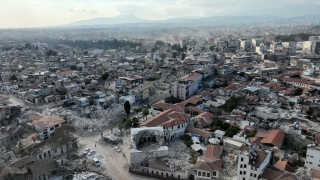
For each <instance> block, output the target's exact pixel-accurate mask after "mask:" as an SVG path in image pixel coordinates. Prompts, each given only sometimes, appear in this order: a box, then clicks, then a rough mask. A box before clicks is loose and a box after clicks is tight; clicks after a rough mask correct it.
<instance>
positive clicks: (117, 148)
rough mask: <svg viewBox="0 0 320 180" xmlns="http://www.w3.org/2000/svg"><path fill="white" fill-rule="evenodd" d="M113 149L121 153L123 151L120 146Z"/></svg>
mask: <svg viewBox="0 0 320 180" xmlns="http://www.w3.org/2000/svg"><path fill="white" fill-rule="evenodd" d="M113 149H114V150H115V151H117V152H121V149H120V148H119V147H118V146H116V147H114V148H113Z"/></svg>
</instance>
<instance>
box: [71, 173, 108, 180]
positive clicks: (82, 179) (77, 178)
mask: <svg viewBox="0 0 320 180" xmlns="http://www.w3.org/2000/svg"><path fill="white" fill-rule="evenodd" d="M102 179H106V178H104V177H103V176H101V175H98V174H97V173H94V172H83V173H79V174H75V175H74V176H73V180H102Z"/></svg>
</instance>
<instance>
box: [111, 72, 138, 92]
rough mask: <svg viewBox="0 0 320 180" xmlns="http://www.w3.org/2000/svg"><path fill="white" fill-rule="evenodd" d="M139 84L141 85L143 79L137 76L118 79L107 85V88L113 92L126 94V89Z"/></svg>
mask: <svg viewBox="0 0 320 180" xmlns="http://www.w3.org/2000/svg"><path fill="white" fill-rule="evenodd" d="M140 84H143V78H142V77H141V76H139V75H134V76H127V77H118V78H117V79H115V81H113V82H111V83H109V84H108V88H109V89H112V90H114V91H116V90H117V89H118V90H123V91H124V92H127V89H128V88H127V87H129V86H131V87H136V86H138V85H140Z"/></svg>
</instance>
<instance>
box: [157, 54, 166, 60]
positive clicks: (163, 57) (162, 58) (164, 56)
mask: <svg viewBox="0 0 320 180" xmlns="http://www.w3.org/2000/svg"><path fill="white" fill-rule="evenodd" d="M159 57H160V58H161V60H162V61H163V60H165V59H166V57H167V54H166V53H161V54H160V55H159Z"/></svg>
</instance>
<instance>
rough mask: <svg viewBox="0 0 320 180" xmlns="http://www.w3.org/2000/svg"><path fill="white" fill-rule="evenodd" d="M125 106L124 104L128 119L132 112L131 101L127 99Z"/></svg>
mask: <svg viewBox="0 0 320 180" xmlns="http://www.w3.org/2000/svg"><path fill="white" fill-rule="evenodd" d="M123 106H124V110H125V112H126V114H127V119H128V117H129V114H130V109H131V105H130V103H129V101H126V102H125V103H124V105H123Z"/></svg>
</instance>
